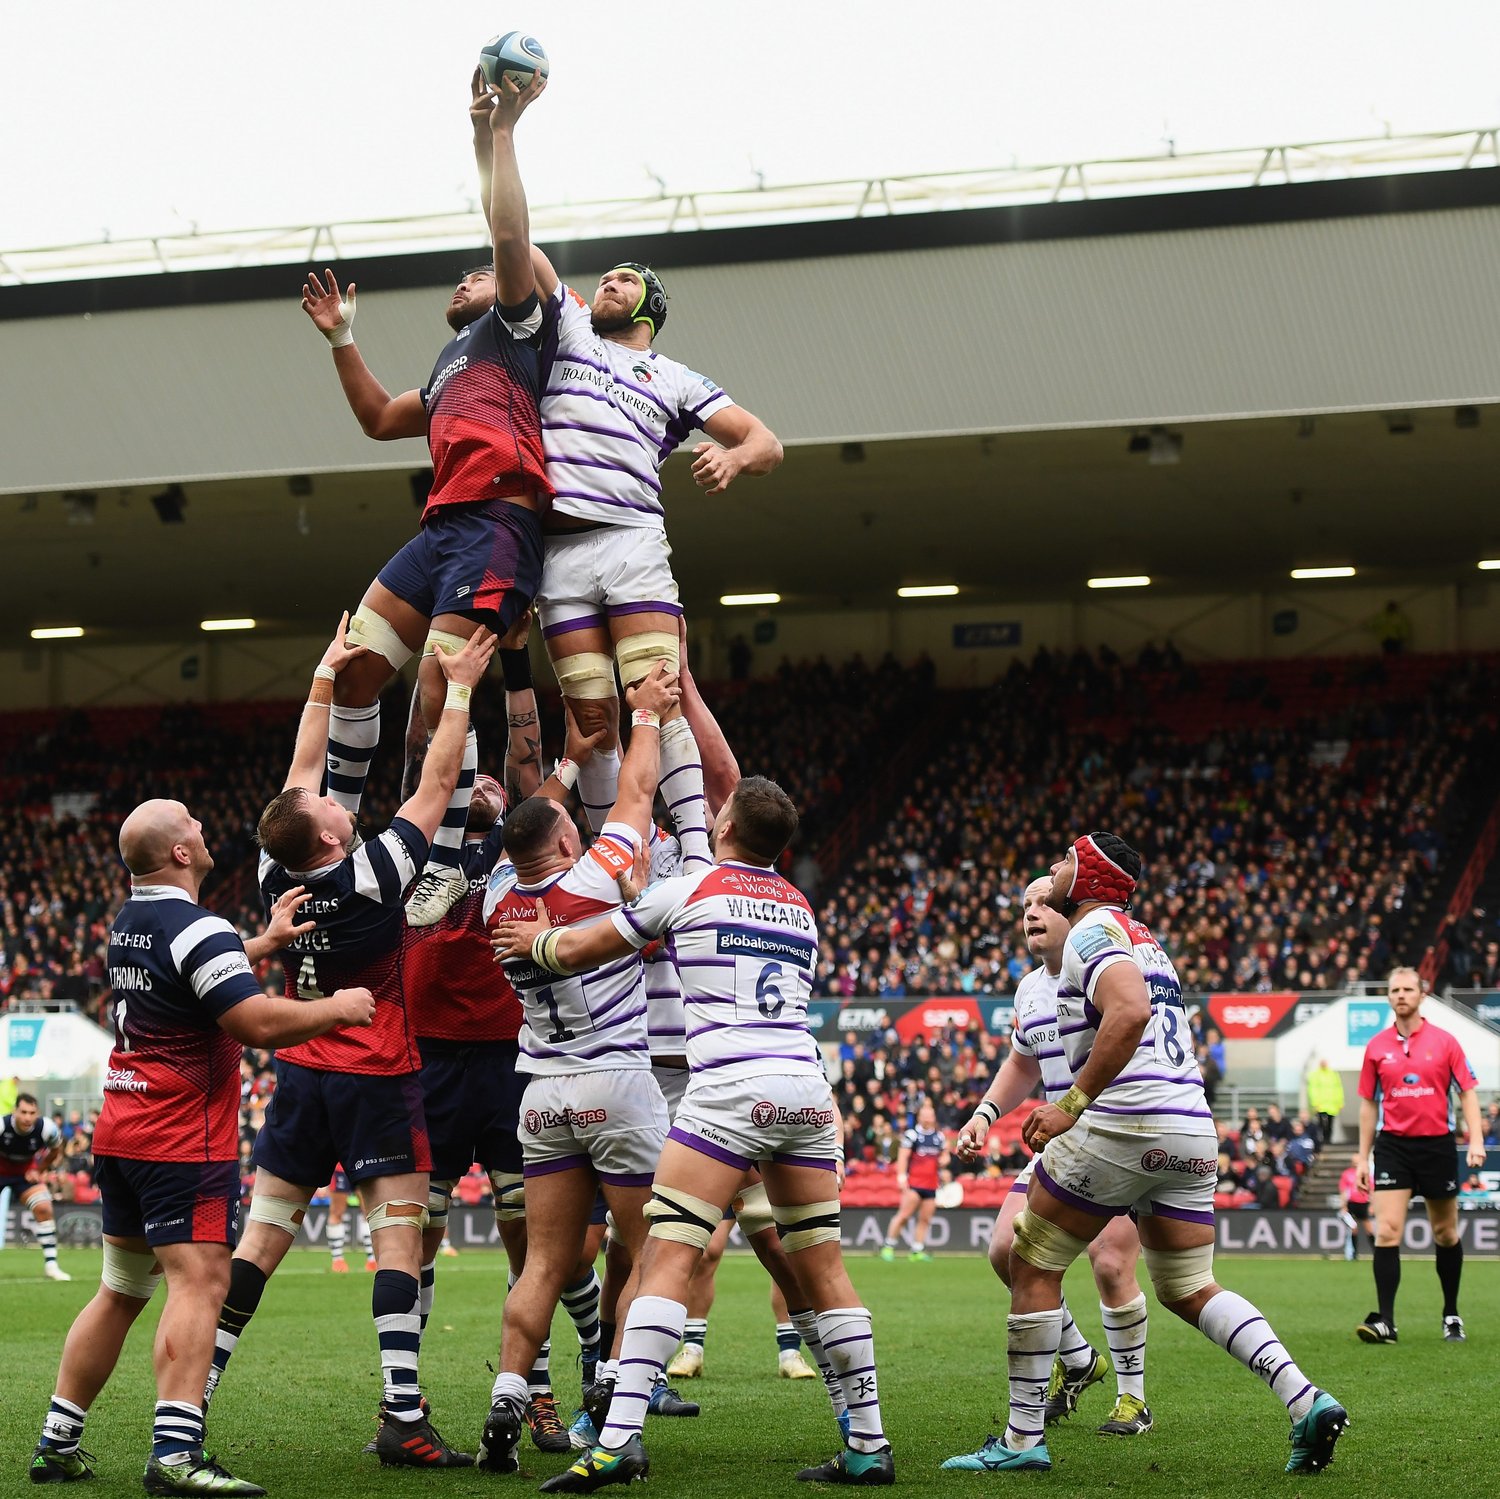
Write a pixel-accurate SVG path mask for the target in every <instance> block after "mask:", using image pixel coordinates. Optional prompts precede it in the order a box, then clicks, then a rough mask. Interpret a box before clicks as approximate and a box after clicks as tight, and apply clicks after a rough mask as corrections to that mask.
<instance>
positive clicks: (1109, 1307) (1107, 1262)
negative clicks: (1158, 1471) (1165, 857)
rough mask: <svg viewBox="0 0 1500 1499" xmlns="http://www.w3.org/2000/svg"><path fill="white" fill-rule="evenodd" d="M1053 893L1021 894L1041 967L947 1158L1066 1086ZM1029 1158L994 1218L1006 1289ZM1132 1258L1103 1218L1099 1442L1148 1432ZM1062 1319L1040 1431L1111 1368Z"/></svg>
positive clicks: (1130, 1244)
mask: <svg viewBox="0 0 1500 1499" xmlns="http://www.w3.org/2000/svg"><path fill="white" fill-rule="evenodd" d="M1051 888H1052V879H1051V876H1043V877H1042V878H1041V879H1036V880H1032V882H1031V883H1030V884H1029V885H1027V887H1026V889H1025V892H1024V893H1023V895H1022V899H1021V907H1022V918H1021V930H1022V934H1023V936H1024V937H1025V941H1026V947H1027V950H1028V951H1029V952H1030V953H1031V955H1032V957H1034V958H1037V959H1038V960H1039V962H1038V965H1037V967H1035V968H1033V969H1032V970H1031V972H1030V973H1028V974H1027V975H1026V976H1025V977H1024V978H1023V979H1022V980H1021V982H1020V984H1018V985H1017V987H1016V999H1015V1010H1014V1015H1013V1020H1012V1028H1011V1034H1010V1053H1009V1055H1008V1056H1007V1057H1006V1059H1005V1061H1004V1062H1003V1063H1002V1064H1001V1066H1000V1070H999V1071H998V1072H997V1073H996V1074H995V1078H994V1081H993V1082H991V1083H990V1086H989V1088H988V1090H987V1091H986V1092H985V1095H984V1098H983V1099H982V1100H981V1101H980V1103H979V1106H978V1107H977V1108H976V1109H975V1111H974V1115H973V1117H972V1118H971V1119H970V1120H969V1122H968V1123H967V1124H966V1125H964V1127H963V1128H962V1129H961V1130H960V1131H959V1133H958V1142H957V1145H956V1146H955V1149H956V1150H957V1151H958V1154H959V1155H960V1156H962V1157H963V1158H965V1159H968V1160H973V1159H974V1158H975V1157H977V1156H978V1155H979V1154H980V1153H981V1152H982V1150H983V1148H984V1142H985V1140H986V1139H987V1138H988V1136H989V1133H990V1130H991V1128H993V1126H994V1123H995V1121H996V1120H997V1119H999V1118H1001V1117H1002V1116H1004V1115H1006V1114H1008V1113H1010V1111H1011V1110H1012V1109H1014V1108H1016V1107H1017V1106H1018V1105H1019V1104H1021V1103H1022V1102H1024V1101H1025V1100H1026V1099H1027V1098H1029V1097H1031V1095H1032V1093H1033V1091H1034V1090H1035V1088H1036V1086H1037V1084H1038V1083H1040V1084H1041V1088H1042V1096H1043V1097H1044V1098H1045V1099H1046V1100H1047V1102H1048V1103H1056V1102H1057V1100H1058V1099H1059V1098H1062V1097H1063V1096H1064V1095H1065V1094H1066V1093H1067V1091H1068V1089H1069V1088H1071V1087H1072V1086H1073V1081H1074V1079H1073V1072H1072V1069H1071V1068H1070V1067H1069V1065H1068V1058H1067V1054H1066V1050H1065V1048H1064V1046H1063V1043H1062V1042H1061V1041H1060V1040H1059V1039H1058V1036H1057V987H1058V985H1059V984H1060V983H1061V982H1062V961H1063V947H1064V945H1065V944H1066V942H1067V940H1068V922H1067V918H1066V917H1065V916H1063V915H1062V913H1061V912H1059V911H1054V910H1053V909H1052V908H1051V907H1050V906H1049V905H1048V904H1047V894H1048V892H1049V891H1050V890H1051ZM1036 1159H1037V1158H1036V1157H1035V1156H1033V1157H1032V1158H1031V1160H1030V1161H1029V1162H1027V1164H1026V1167H1025V1169H1024V1170H1023V1171H1022V1172H1021V1174H1020V1175H1019V1176H1018V1177H1017V1178H1016V1179H1015V1181H1014V1182H1013V1183H1012V1184H1011V1189H1010V1191H1009V1192H1008V1193H1007V1194H1006V1197H1005V1201H1004V1202H1003V1203H1002V1204H1001V1207H1000V1211H999V1213H998V1214H997V1215H996V1217H995V1231H994V1234H993V1236H992V1237H991V1239H990V1266H991V1268H992V1269H993V1270H994V1272H995V1274H996V1275H998V1276H999V1277H1000V1279H1001V1280H1002V1281H1004V1282H1005V1284H1006V1285H1007V1286H1009V1285H1010V1251H1011V1245H1012V1242H1013V1241H1014V1238H1015V1221H1016V1216H1017V1214H1018V1213H1019V1212H1020V1211H1021V1209H1022V1208H1023V1207H1025V1205H1026V1191H1027V1188H1028V1187H1029V1186H1030V1185H1031V1177H1032V1173H1033V1170H1034V1168H1035V1166H1036ZM1140 1254H1141V1240H1140V1235H1139V1234H1138V1233H1137V1232H1136V1227H1135V1222H1134V1220H1133V1219H1132V1218H1131V1217H1130V1216H1129V1214H1121V1215H1120V1216H1119V1217H1117V1218H1111V1219H1110V1220H1109V1222H1108V1224H1107V1225H1106V1226H1105V1228H1104V1229H1103V1231H1102V1232H1101V1233H1100V1234H1099V1235H1098V1237H1097V1238H1095V1239H1093V1240H1092V1241H1091V1242H1090V1244H1089V1264H1090V1268H1091V1269H1092V1270H1093V1272H1094V1284H1095V1285H1096V1286H1097V1287H1098V1289H1099V1315H1100V1318H1101V1319H1102V1321H1103V1323H1104V1332H1105V1336H1106V1338H1107V1339H1108V1341H1109V1354H1110V1360H1112V1361H1113V1363H1114V1366H1115V1381H1116V1386H1117V1389H1116V1398H1115V1406H1114V1409H1113V1410H1112V1411H1111V1412H1110V1416H1109V1419H1108V1420H1107V1421H1106V1422H1104V1424H1103V1425H1102V1426H1100V1427H1099V1433H1100V1435H1101V1436H1140V1435H1143V1434H1144V1433H1146V1432H1148V1431H1150V1430H1151V1426H1152V1418H1151V1412H1150V1410H1149V1409H1148V1407H1147V1405H1146V1387H1145V1375H1146V1332H1147V1310H1146V1298H1145V1296H1144V1295H1142V1294H1141V1288H1140V1285H1139V1283H1138V1282H1137V1280H1136V1271H1135V1267H1136V1261H1137V1260H1139V1258H1140ZM1062 1314H1063V1323H1062V1340H1061V1342H1060V1343H1059V1345H1058V1362H1057V1363H1056V1364H1055V1365H1054V1366H1053V1369H1052V1382H1051V1384H1050V1386H1049V1387H1048V1393H1047V1410H1046V1419H1047V1422H1048V1424H1051V1423H1052V1422H1055V1421H1059V1420H1061V1419H1063V1418H1064V1417H1065V1416H1070V1415H1072V1413H1073V1411H1074V1409H1075V1408H1076V1406H1077V1404H1078V1397H1079V1396H1080V1395H1081V1394H1082V1393H1083V1392H1084V1391H1085V1390H1086V1389H1087V1388H1088V1387H1089V1386H1090V1385H1092V1384H1096V1383H1097V1382H1098V1381H1099V1380H1101V1379H1103V1378H1104V1376H1105V1375H1106V1374H1107V1373H1108V1372H1109V1362H1108V1361H1106V1360H1105V1359H1104V1358H1103V1356H1102V1355H1100V1354H1099V1353H1097V1352H1096V1351H1095V1349H1094V1348H1093V1347H1092V1346H1091V1345H1090V1343H1089V1341H1088V1339H1087V1338H1085V1337H1084V1336H1083V1334H1082V1333H1081V1332H1080V1331H1079V1330H1078V1324H1077V1323H1076V1322H1074V1320H1073V1316H1072V1313H1071V1312H1070V1311H1069V1310H1068V1303H1067V1299H1066V1298H1064V1299H1063V1302H1062Z"/></svg>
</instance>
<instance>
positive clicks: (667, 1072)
mask: <svg viewBox="0 0 1500 1499" xmlns="http://www.w3.org/2000/svg"><path fill="white" fill-rule="evenodd" d="M651 1076H652V1077H654V1078H655V1079H656V1085H657V1087H659V1088H660V1089H661V1096H662V1097H663V1098H664V1099H666V1101H667V1118H668V1119H675V1118H676V1117H677V1112H678V1110H679V1109H681V1107H682V1099H683V1095H684V1094H685V1093H686V1092H687V1090H688V1083H689V1081H690V1080H691V1079H692V1076H693V1074H692V1073H691V1072H690V1071H688V1069H687V1068H686V1067H659V1066H657V1065H656V1063H655V1062H653V1063H652V1064H651Z"/></svg>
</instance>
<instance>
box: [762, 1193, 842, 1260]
mask: <svg viewBox="0 0 1500 1499" xmlns="http://www.w3.org/2000/svg"><path fill="white" fill-rule="evenodd" d="M771 1211H772V1213H773V1215H774V1217H775V1222H776V1230H777V1232H778V1233H779V1234H780V1235H781V1247H782V1248H783V1249H784V1250H786V1252H787V1253H788V1254H796V1252H797V1251H798V1250H799V1249H811V1248H812V1247H813V1245H814V1244H837V1243H838V1242H839V1204H838V1199H837V1198H834V1199H833V1201H831V1202H804V1203H802V1204H801V1205H800V1206H798V1207H776V1208H773V1209H772V1210H771Z"/></svg>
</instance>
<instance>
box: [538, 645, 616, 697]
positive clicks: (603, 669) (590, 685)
mask: <svg viewBox="0 0 1500 1499" xmlns="http://www.w3.org/2000/svg"><path fill="white" fill-rule="evenodd" d="M552 670H553V671H554V672H555V673H556V674H557V685H558V686H559V687H561V688H562V695H563V696H564V697H571V698H578V699H580V700H582V699H590V698H592V699H604V700H605V701H607V700H608V699H610V698H612V697H614V696H615V667H614V662H612V661H611V660H610V659H609V657H608V656H606V655H604V654H603V653H602V652H600V651H580V652H579V653H578V654H577V655H576V656H560V657H559V658H558V659H557V660H556V661H554V662H553V663H552Z"/></svg>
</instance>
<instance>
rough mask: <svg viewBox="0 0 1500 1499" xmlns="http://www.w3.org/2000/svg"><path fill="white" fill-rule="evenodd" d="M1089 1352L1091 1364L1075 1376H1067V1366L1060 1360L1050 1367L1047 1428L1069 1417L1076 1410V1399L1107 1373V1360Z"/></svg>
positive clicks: (1091, 1350) (1091, 1351)
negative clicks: (1091, 1359)
mask: <svg viewBox="0 0 1500 1499" xmlns="http://www.w3.org/2000/svg"><path fill="white" fill-rule="evenodd" d="M1089 1352H1090V1353H1092V1354H1093V1362H1092V1363H1090V1364H1088V1365H1087V1366H1086V1367H1085V1368H1083V1369H1082V1370H1080V1371H1079V1372H1078V1373H1077V1374H1069V1373H1068V1366H1067V1365H1066V1364H1065V1363H1063V1361H1062V1360H1061V1359H1058V1360H1057V1361H1056V1362H1055V1363H1054V1364H1053V1365H1052V1379H1051V1381H1050V1383H1049V1384H1048V1385H1047V1415H1046V1422H1047V1425H1048V1426H1053V1425H1055V1424H1056V1423H1057V1422H1059V1421H1061V1420H1063V1419H1065V1418H1066V1417H1068V1416H1071V1415H1072V1414H1073V1412H1074V1411H1075V1410H1077V1409H1078V1397H1079V1396H1080V1395H1081V1394H1083V1392H1084V1391H1085V1390H1086V1389H1088V1387H1089V1386H1090V1385H1091V1384H1098V1383H1099V1381H1100V1380H1101V1379H1103V1378H1104V1376H1105V1375H1106V1374H1108V1373H1109V1360H1108V1359H1107V1358H1105V1356H1104V1355H1103V1354H1102V1353H1095V1352H1094V1350H1093V1349H1090V1350H1089Z"/></svg>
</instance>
